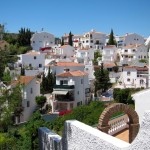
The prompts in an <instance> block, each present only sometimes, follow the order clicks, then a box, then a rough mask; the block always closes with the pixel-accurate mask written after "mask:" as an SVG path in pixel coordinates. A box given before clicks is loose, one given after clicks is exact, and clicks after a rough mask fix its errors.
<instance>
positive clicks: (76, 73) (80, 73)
mask: <svg viewBox="0 0 150 150" xmlns="http://www.w3.org/2000/svg"><path fill="white" fill-rule="evenodd" d="M86 75H87V73H85V72H83V71H80V70H75V71H68V72H64V73H61V74H58V75H57V76H58V77H72V76H86Z"/></svg>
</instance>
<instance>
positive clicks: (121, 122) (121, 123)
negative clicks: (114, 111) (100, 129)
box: [108, 115, 129, 135]
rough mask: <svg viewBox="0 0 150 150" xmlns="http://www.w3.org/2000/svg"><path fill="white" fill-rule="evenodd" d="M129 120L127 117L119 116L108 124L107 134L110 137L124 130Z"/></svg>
mask: <svg viewBox="0 0 150 150" xmlns="http://www.w3.org/2000/svg"><path fill="white" fill-rule="evenodd" d="M128 122H129V119H128V116H127V115H120V116H118V117H116V118H114V119H112V120H110V121H109V122H108V124H109V126H110V129H109V131H108V133H109V134H110V135H114V134H116V133H118V132H120V131H122V130H124V129H127V128H128V127H129V125H128Z"/></svg>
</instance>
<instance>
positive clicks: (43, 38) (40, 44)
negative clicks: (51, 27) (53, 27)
mask: <svg viewBox="0 0 150 150" xmlns="http://www.w3.org/2000/svg"><path fill="white" fill-rule="evenodd" d="M53 45H55V37H54V35H53V34H50V33H48V32H40V33H34V34H33V35H32V37H31V47H32V49H33V50H36V51H39V50H40V49H41V48H44V47H52V46H53Z"/></svg>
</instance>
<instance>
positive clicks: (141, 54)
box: [118, 44, 148, 64]
mask: <svg viewBox="0 0 150 150" xmlns="http://www.w3.org/2000/svg"><path fill="white" fill-rule="evenodd" d="M118 56H119V57H120V60H119V61H120V63H121V64H129V63H130V62H138V61H139V60H141V59H148V49H147V47H146V46H145V45H143V44H142V45H128V46H125V47H123V48H121V49H119V50H118Z"/></svg>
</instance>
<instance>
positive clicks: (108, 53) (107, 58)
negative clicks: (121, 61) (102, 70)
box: [102, 45, 117, 63]
mask: <svg viewBox="0 0 150 150" xmlns="http://www.w3.org/2000/svg"><path fill="white" fill-rule="evenodd" d="M116 57H117V48H116V46H115V45H107V46H104V47H103V49H102V62H103V63H106V62H107V63H109V62H115V61H116Z"/></svg>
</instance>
